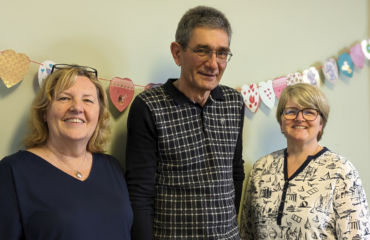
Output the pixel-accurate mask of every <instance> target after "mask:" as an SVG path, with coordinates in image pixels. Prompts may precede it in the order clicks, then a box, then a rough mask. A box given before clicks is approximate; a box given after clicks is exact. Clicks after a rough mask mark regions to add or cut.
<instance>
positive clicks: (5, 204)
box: [0, 160, 22, 240]
mask: <svg viewBox="0 0 370 240" xmlns="http://www.w3.org/2000/svg"><path fill="white" fill-rule="evenodd" d="M0 216H1V217H0V239H7V240H19V239H22V225H21V220H20V213H19V208H18V201H17V195H16V191H15V186H14V182H13V177H12V171H11V167H10V166H9V165H8V164H7V163H6V162H5V161H4V160H2V161H1V162H0Z"/></svg>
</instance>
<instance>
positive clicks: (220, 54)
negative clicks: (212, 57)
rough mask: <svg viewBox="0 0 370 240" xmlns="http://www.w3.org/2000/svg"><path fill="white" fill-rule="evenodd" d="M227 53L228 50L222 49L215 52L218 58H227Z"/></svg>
mask: <svg viewBox="0 0 370 240" xmlns="http://www.w3.org/2000/svg"><path fill="white" fill-rule="evenodd" d="M228 55H229V52H228V51H225V50H223V51H218V52H217V56H218V57H219V58H227V56H228Z"/></svg>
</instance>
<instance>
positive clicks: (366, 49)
mask: <svg viewBox="0 0 370 240" xmlns="http://www.w3.org/2000/svg"><path fill="white" fill-rule="evenodd" d="M361 48H362V53H363V54H364V55H365V57H366V58H367V59H370V39H368V40H366V39H365V40H362V41H361Z"/></svg>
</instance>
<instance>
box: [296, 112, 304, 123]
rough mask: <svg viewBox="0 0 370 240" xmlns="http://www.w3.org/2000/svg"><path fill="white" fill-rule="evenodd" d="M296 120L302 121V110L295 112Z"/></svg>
mask: <svg viewBox="0 0 370 240" xmlns="http://www.w3.org/2000/svg"><path fill="white" fill-rule="evenodd" d="M295 120H296V121H304V120H305V119H304V117H303V112H302V111H299V112H298V113H297V117H296V118H295Z"/></svg>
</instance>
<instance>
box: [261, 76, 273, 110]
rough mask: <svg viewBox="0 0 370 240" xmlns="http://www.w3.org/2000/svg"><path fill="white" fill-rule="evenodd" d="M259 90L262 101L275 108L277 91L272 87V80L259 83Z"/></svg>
mask: <svg viewBox="0 0 370 240" xmlns="http://www.w3.org/2000/svg"><path fill="white" fill-rule="evenodd" d="M258 91H259V94H260V97H261V100H262V102H263V103H264V104H265V105H266V106H267V107H268V108H270V109H271V108H273V107H274V105H275V93H274V89H273V87H272V80H268V81H267V82H260V83H258Z"/></svg>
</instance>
